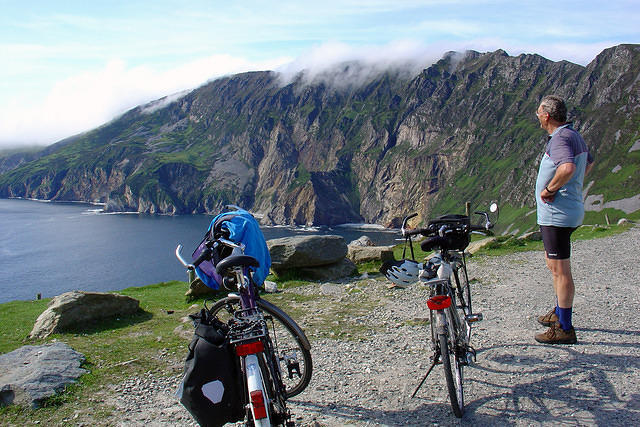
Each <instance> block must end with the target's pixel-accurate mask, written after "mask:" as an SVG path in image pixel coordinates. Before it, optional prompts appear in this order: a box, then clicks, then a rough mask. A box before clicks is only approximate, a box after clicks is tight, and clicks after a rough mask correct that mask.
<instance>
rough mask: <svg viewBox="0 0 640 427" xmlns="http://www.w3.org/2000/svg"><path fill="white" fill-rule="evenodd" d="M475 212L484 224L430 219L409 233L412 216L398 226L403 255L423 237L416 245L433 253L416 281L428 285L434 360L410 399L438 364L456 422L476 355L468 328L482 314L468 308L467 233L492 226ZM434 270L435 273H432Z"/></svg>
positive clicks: (451, 218) (456, 217)
mask: <svg viewBox="0 0 640 427" xmlns="http://www.w3.org/2000/svg"><path fill="white" fill-rule="evenodd" d="M494 208H495V209H494ZM491 211H492V212H496V211H497V205H495V204H494V205H492V207H491ZM475 213H476V214H480V215H483V216H484V218H485V224H484V226H477V225H471V223H470V220H469V217H468V215H466V216H465V215H444V216H441V217H439V218H437V219H435V220H433V221H429V224H428V226H427V227H426V228H419V229H412V230H409V229H407V221H408V220H409V219H411V218H413V217H414V216H416V214H413V215H410V216H408V217H406V218H405V219H404V221H403V223H402V228H401V229H402V235H403V237H405V248H404V250H403V257H404V254H405V251H406V247H407V246H409V247H410V249H411V255H412V257H413V254H414V253H413V244H412V240H411V237H412V236H415V235H418V234H422V235H423V236H425V237H427V240H425V241H423V242H422V243H421V245H420V246H421V248H422V249H423V250H425V251H431V250H435V255H434V256H433V257H432V258H431V259H430V260H429V261H428V262H424V263H422V264H419V265H420V268H421V270H420V271H419V274H418V279H419V280H420V282H421V283H422V284H424V285H427V286H428V287H429V298H428V300H427V307H428V308H429V312H430V319H431V346H432V348H433V350H434V356H433V359H432V364H431V366H430V367H429V369H428V371H427V373H426V374H425V375H424V377H423V378H422V380H421V381H420V384H418V386H417V387H416V389H415V391H414V392H413V395H412V397H415V395H416V393H417V392H418V390H419V389H420V387H421V386H422V384H424V381H425V380H426V379H427V376H429V374H430V373H431V371H432V370H433V368H434V366H435V365H436V364H438V363H441V364H442V365H443V366H444V371H445V378H446V382H447V388H448V393H449V398H450V401H451V408H452V410H453V412H454V414H455V415H456V417H458V418H460V417H462V414H463V411H464V390H463V368H464V366H466V365H469V364H471V363H473V362H474V361H475V358H476V352H475V350H474V349H473V347H471V345H470V344H469V343H470V340H471V324H472V323H474V322H477V321H479V320H482V314H481V313H476V314H474V313H473V312H472V310H471V290H470V287H469V278H468V274H467V266H466V258H465V253H464V249H465V248H466V246H467V245H468V244H469V241H470V233H471V232H473V231H487V230H489V229H490V228H492V227H493V224H492V223H491V222H490V221H489V216H488V214H487V213H484V212H475ZM413 261H414V262H415V259H413ZM435 269H437V273H434V271H435ZM459 310H460V311H459Z"/></svg>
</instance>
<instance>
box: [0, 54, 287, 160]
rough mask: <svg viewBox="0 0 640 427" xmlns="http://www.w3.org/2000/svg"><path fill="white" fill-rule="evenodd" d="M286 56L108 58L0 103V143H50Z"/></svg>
mask: <svg viewBox="0 0 640 427" xmlns="http://www.w3.org/2000/svg"><path fill="white" fill-rule="evenodd" d="M290 60H291V59H290V58H278V59H274V60H271V61H268V62H263V63H252V62H249V61H247V60H245V59H242V58H237V57H232V56H230V55H214V56H210V57H206V58H202V59H199V60H196V61H193V62H190V63H188V64H185V65H182V66H180V67H176V68H172V69H168V70H162V71H159V70H156V69H153V68H150V67H146V66H138V67H128V66H127V64H126V63H125V62H124V61H122V60H119V59H115V60H111V61H109V62H108V63H107V64H105V66H104V67H103V68H101V69H97V70H93V71H85V72H82V73H79V74H76V75H73V76H70V77H67V78H65V79H63V80H60V81H58V82H56V83H55V84H54V85H53V87H51V89H50V90H49V92H48V94H47V95H46V96H45V97H44V98H43V99H42V100H32V101H31V102H30V100H28V99H24V98H23V97H21V98H20V99H15V98H14V99H13V100H11V101H10V102H8V103H6V104H5V105H3V106H2V109H1V110H0V147H2V146H5V147H8V146H15V145H23V144H50V143H53V142H56V141H58V140H60V139H62V138H65V137H68V136H71V135H74V134H77V133H80V132H83V131H86V130H90V129H92V128H95V127H97V126H100V125H102V124H104V123H106V122H108V121H109V120H111V119H112V118H113V117H115V116H117V115H119V114H121V113H123V112H125V111H127V110H129V109H131V108H134V107H136V106H138V105H141V104H144V103H147V102H149V101H152V100H155V99H158V98H161V97H163V96H167V95H170V94H174V93H176V92H182V91H185V90H187V89H193V88H196V87H198V86H200V85H201V84H203V83H205V82H206V81H207V80H210V79H212V78H214V77H219V76H222V75H226V74H233V73H237V72H242V71H247V70H255V69H273V68H275V67H277V66H279V65H280V64H282V63H284V62H287V61H290Z"/></svg>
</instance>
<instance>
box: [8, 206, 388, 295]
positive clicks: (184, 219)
mask: <svg viewBox="0 0 640 427" xmlns="http://www.w3.org/2000/svg"><path fill="white" fill-rule="evenodd" d="M212 219H213V216H208V215H186V216H154V215H142V214H105V213H102V212H101V210H100V209H99V207H97V206H92V205H88V204H83V203H48V202H38V201H33V200H21V199H0V303H3V302H7V301H13V300H31V299H35V298H36V297H37V295H38V294H40V295H41V296H42V298H48V297H53V296H56V295H59V294H61V293H64V292H68V291H71V290H83V291H96V292H105V291H117V290H120V289H124V288H127V287H131V286H143V285H147V284H151V283H158V282H166V281H170V280H186V272H185V270H184V268H183V267H182V265H181V264H180V263H179V262H178V260H177V259H176V258H175V255H174V252H175V248H176V246H177V245H178V244H182V245H183V247H184V249H183V255H184V256H185V258H189V257H190V255H191V252H193V249H194V248H195V247H196V246H197V245H198V243H200V241H201V240H202V238H203V236H204V234H205V232H206V230H207V228H208V226H209V223H210V222H211V220H212ZM262 231H263V233H264V235H265V238H266V239H267V240H268V239H274V238H278V237H284V236H291V235H296V234H339V235H342V236H343V237H344V238H345V240H346V241H347V243H349V242H350V241H352V240H354V239H357V238H358V237H360V236H362V235H367V236H369V237H370V238H371V239H372V240H373V241H374V242H375V243H376V244H379V245H389V244H395V243H397V241H396V239H397V238H399V237H400V236H399V232H398V231H395V232H393V231H389V230H384V229H374V228H370V227H364V228H361V227H355V226H351V227H335V228H333V229H331V228H321V229H300V228H288V227H264V228H263V229H262Z"/></svg>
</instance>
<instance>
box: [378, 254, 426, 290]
mask: <svg viewBox="0 0 640 427" xmlns="http://www.w3.org/2000/svg"><path fill="white" fill-rule="evenodd" d="M421 269H422V264H421V263H417V262H415V261H412V260H410V259H402V260H400V261H387V262H385V263H384V264H382V267H380V272H381V273H382V274H384V276H385V277H386V278H387V279H389V280H390V281H392V282H393V283H395V284H396V285H398V286H401V287H405V286H407V285H410V284H412V283H415V282H417V281H418V273H419V272H420V270H421Z"/></svg>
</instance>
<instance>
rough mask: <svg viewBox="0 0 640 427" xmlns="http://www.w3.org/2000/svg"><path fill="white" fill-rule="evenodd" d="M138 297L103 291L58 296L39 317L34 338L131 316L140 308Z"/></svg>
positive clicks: (32, 333) (33, 333) (33, 330)
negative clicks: (95, 322) (96, 322)
mask: <svg viewBox="0 0 640 427" xmlns="http://www.w3.org/2000/svg"><path fill="white" fill-rule="evenodd" d="M139 306H140V302H139V301H138V300H136V299H134V298H131V297H128V296H124V295H116V294H110V293H102V292H83V291H72V292H66V293H64V294H62V295H58V296H57V297H54V298H53V299H52V300H51V302H50V303H49V305H48V307H47V309H46V310H45V311H44V312H42V314H41V315H40V316H39V317H38V319H37V320H36V323H35V324H34V325H33V329H32V330H31V334H30V335H29V337H30V338H45V337H48V336H49V335H51V334H53V333H56V332H64V331H69V330H77V329H79V328H81V327H82V326H83V325H85V324H87V323H91V322H94V321H96V320H102V319H107V318H113V317H119V316H128V315H131V314H134V313H135V312H136V311H138V307H139Z"/></svg>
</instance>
